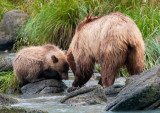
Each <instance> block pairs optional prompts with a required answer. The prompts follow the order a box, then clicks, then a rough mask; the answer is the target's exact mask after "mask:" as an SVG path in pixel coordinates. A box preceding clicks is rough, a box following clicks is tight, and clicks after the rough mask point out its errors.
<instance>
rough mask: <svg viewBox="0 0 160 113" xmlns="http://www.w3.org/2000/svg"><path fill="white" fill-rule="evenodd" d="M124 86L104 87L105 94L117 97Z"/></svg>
mask: <svg viewBox="0 0 160 113" xmlns="http://www.w3.org/2000/svg"><path fill="white" fill-rule="evenodd" d="M123 88H124V87H114V85H113V86H110V87H107V88H105V89H104V91H105V94H106V95H107V96H112V97H115V96H117V94H118V93H119V92H120V91H121V90H122V89H123Z"/></svg>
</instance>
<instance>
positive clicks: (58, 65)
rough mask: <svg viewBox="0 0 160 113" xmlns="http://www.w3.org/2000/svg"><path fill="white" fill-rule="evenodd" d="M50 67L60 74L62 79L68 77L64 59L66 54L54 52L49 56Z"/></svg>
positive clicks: (67, 67) (67, 66) (67, 68)
mask: <svg viewBox="0 0 160 113" xmlns="http://www.w3.org/2000/svg"><path fill="white" fill-rule="evenodd" d="M49 62H50V66H49V67H50V69H51V70H55V71H57V72H58V74H59V75H60V76H61V78H62V79H64V80H67V79H68V70H69V65H68V63H67V60H66V54H65V53H64V52H62V51H61V52H57V53H56V52H55V53H54V54H52V55H51V56H50V61H49Z"/></svg>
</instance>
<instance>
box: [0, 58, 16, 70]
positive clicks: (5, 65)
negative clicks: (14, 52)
mask: <svg viewBox="0 0 160 113" xmlns="http://www.w3.org/2000/svg"><path fill="white" fill-rule="evenodd" d="M12 69H13V64H12V59H10V58H6V57H4V58H3V57H0V71H9V70H12Z"/></svg>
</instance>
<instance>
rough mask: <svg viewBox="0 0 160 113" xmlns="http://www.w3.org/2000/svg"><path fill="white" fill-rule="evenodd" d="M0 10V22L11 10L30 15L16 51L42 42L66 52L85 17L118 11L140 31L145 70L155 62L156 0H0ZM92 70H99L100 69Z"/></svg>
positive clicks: (159, 28) (158, 51) (159, 6)
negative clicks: (143, 47)
mask: <svg viewBox="0 0 160 113" xmlns="http://www.w3.org/2000/svg"><path fill="white" fill-rule="evenodd" d="M0 9H1V10H0V20H1V19H2V17H3V15H4V14H5V13H6V12H7V11H9V10H12V9H19V10H23V11H24V12H26V13H28V14H29V15H30V19H29V20H28V21H27V22H26V26H25V27H24V28H23V29H21V32H20V33H19V34H20V35H19V38H18V39H20V40H17V43H16V44H15V48H16V49H20V48H21V47H22V46H29V45H41V44H45V43H54V44H56V45H58V46H59V47H61V48H63V49H67V48H68V46H69V44H70V42H71V40H72V37H73V35H74V32H75V29H76V26H77V24H78V23H79V22H80V21H82V20H83V19H84V18H85V17H86V16H87V15H89V14H92V15H94V16H103V15H106V14H108V13H110V12H115V11H119V12H121V13H123V14H125V15H127V16H129V17H130V18H132V19H133V20H134V21H135V23H136V24H137V26H138V27H139V29H140V31H141V32H142V35H143V39H144V41H145V42H146V44H147V45H146V55H145V59H146V61H145V70H147V69H149V68H151V67H153V66H155V65H157V64H158V63H159V56H160V47H159V46H160V45H159V38H158V37H159V33H160V18H159V17H160V2H159V0H146V2H144V0H1V1H0ZM21 36H22V37H21ZM96 68H97V70H100V67H96ZM119 74H120V75H122V76H125V77H126V76H128V73H126V71H125V69H121V71H120V72H119ZM6 76H9V74H6ZM3 77H5V76H3ZM12 77H13V76H12ZM5 79H8V80H9V78H7V77H6V78H5ZM0 80H1V81H2V79H1V77H0Z"/></svg>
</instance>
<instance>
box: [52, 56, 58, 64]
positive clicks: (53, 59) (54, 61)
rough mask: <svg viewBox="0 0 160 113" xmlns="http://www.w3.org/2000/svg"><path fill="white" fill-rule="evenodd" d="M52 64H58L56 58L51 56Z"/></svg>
mask: <svg viewBox="0 0 160 113" xmlns="http://www.w3.org/2000/svg"><path fill="white" fill-rule="evenodd" d="M51 58H52V61H53V63H57V62H58V58H57V57H56V56H55V55H52V56H51Z"/></svg>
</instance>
